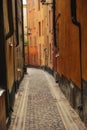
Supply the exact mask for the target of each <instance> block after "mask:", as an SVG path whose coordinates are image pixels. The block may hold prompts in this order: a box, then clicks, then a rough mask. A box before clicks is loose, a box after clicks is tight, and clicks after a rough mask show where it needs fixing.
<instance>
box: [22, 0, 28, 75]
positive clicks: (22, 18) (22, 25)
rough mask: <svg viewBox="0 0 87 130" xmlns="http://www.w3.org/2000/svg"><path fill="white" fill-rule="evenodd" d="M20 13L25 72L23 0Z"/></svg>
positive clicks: (25, 71) (25, 70)
mask: <svg viewBox="0 0 87 130" xmlns="http://www.w3.org/2000/svg"><path fill="white" fill-rule="evenodd" d="M21 13H22V16H21V17H22V43H23V59H24V63H23V64H24V67H23V69H24V73H25V74H27V69H26V66H25V52H24V21H23V1H22V0H21Z"/></svg>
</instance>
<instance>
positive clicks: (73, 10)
mask: <svg viewBox="0 0 87 130" xmlns="http://www.w3.org/2000/svg"><path fill="white" fill-rule="evenodd" d="M71 16H72V23H73V24H74V25H76V26H77V27H78V28H79V48H80V75H81V104H80V105H79V106H78V109H79V111H82V118H83V84H82V49H81V48H82V39H81V24H80V22H79V21H78V20H77V17H76V0H71Z"/></svg>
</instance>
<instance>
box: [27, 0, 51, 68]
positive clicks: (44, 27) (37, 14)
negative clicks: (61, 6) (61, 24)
mask: <svg viewBox="0 0 87 130" xmlns="http://www.w3.org/2000/svg"><path fill="white" fill-rule="evenodd" d="M49 3H50V1H49ZM27 7H28V8H27V16H28V45H29V64H30V65H34V66H40V67H45V66H49V67H50V68H53V54H52V53H53V52H52V51H53V26H52V25H53V20H52V17H53V9H52V5H43V4H42V3H41V2H40V0H38V1H37V2H36V1H35V0H28V1H27Z"/></svg>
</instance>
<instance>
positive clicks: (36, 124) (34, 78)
mask: <svg viewBox="0 0 87 130" xmlns="http://www.w3.org/2000/svg"><path fill="white" fill-rule="evenodd" d="M54 86H56V83H55V81H54V79H53V77H52V76H50V75H49V74H47V73H46V72H44V71H42V70H39V69H28V74H27V75H25V76H24V79H23V81H22V82H21V84H20V88H19V90H18V93H17V95H16V101H15V105H14V112H13V114H12V119H11V125H10V127H9V130H86V129H85V127H84V125H83V124H82V123H81V121H79V118H78V116H75V113H74V112H73V110H72V109H71V108H70V112H71V111H72V112H71V115H72V118H71V116H70V113H69V110H68V108H67V106H69V105H67V106H66V104H67V102H66V99H65V98H64V97H63V96H61V95H62V93H61V91H60V90H59V89H58V90H56V89H55V91H54V88H55V87H54ZM52 87H53V88H52ZM57 88H58V87H57ZM55 94H57V96H55ZM62 101H63V102H62ZM61 111H62V112H61ZM72 113H73V114H72ZM60 115H61V116H60ZM66 115H67V116H66ZM73 118H74V119H73ZM74 120H75V121H77V122H80V123H77V122H74ZM77 124H78V125H77Z"/></svg>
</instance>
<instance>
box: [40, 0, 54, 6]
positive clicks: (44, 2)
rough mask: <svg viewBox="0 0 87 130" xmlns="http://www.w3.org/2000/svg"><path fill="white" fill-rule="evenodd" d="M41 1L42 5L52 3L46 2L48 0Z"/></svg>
mask: <svg viewBox="0 0 87 130" xmlns="http://www.w3.org/2000/svg"><path fill="white" fill-rule="evenodd" d="M41 3H42V4H43V5H49V4H53V3H48V2H46V0H41Z"/></svg>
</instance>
